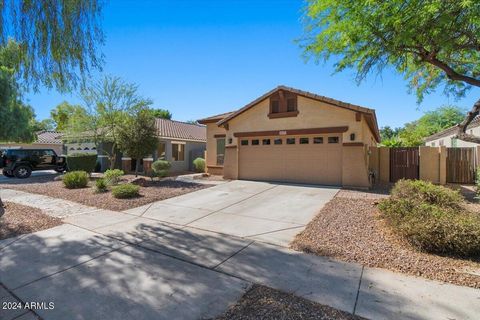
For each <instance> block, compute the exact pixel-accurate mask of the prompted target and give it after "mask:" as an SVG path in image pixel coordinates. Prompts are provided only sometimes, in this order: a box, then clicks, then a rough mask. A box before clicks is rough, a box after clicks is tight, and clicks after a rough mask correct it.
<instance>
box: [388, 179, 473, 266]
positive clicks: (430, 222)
mask: <svg viewBox="0 0 480 320" xmlns="http://www.w3.org/2000/svg"><path fill="white" fill-rule="evenodd" d="M462 201H463V198H462V196H461V195H460V194H459V192H458V191H454V190H451V189H448V188H445V187H442V186H435V185H433V184H431V183H429V182H424V181H412V180H400V181H399V182H397V184H396V185H395V187H394V188H393V189H392V193H391V197H390V198H389V199H385V200H383V201H381V202H380V204H379V209H380V211H381V212H382V215H383V216H384V217H385V218H386V220H387V222H388V223H389V225H390V226H392V228H393V230H394V231H396V232H397V233H399V234H400V235H402V236H404V237H405V238H406V239H407V241H408V242H410V243H411V244H412V245H413V246H415V247H416V248H418V249H420V250H424V251H427V252H432V253H440V254H447V255H454V256H463V257H478V256H480V215H478V214H475V213H472V212H468V211H467V210H466V209H464V208H463V207H462Z"/></svg>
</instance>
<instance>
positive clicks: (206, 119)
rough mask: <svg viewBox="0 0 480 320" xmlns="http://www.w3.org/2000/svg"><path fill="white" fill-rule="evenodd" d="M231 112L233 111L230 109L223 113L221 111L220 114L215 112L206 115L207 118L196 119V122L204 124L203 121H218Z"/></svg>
mask: <svg viewBox="0 0 480 320" xmlns="http://www.w3.org/2000/svg"><path fill="white" fill-rule="evenodd" d="M233 113H235V112H234V111H230V112H225V113H221V114H216V115H214V116H211V117H208V118H203V119H200V120H198V123H202V124H205V123H211V122H218V121H220V120H222V119H223V118H226V117H228V116H230V115H231V114H233Z"/></svg>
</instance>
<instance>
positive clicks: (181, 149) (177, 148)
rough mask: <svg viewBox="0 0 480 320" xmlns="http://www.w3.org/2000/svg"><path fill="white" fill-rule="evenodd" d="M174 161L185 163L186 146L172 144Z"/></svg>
mask: <svg viewBox="0 0 480 320" xmlns="http://www.w3.org/2000/svg"><path fill="white" fill-rule="evenodd" d="M172 161H185V145H184V144H180V143H172Z"/></svg>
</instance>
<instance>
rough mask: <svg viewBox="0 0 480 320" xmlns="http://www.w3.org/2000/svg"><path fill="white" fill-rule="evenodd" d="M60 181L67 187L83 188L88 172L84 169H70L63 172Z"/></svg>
mask: <svg viewBox="0 0 480 320" xmlns="http://www.w3.org/2000/svg"><path fill="white" fill-rule="evenodd" d="M62 181H63V184H64V185H65V187H67V188H68V189H79V188H85V187H86V186H87V184H88V173H86V172H85V171H70V172H67V173H65V175H64V176H63V179H62Z"/></svg>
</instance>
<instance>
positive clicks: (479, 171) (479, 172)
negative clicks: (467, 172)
mask: <svg viewBox="0 0 480 320" xmlns="http://www.w3.org/2000/svg"><path fill="white" fill-rule="evenodd" d="M475 186H476V188H475V189H476V190H475V191H476V193H477V199H478V198H480V167H478V168H477V177H476V179H475Z"/></svg>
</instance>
